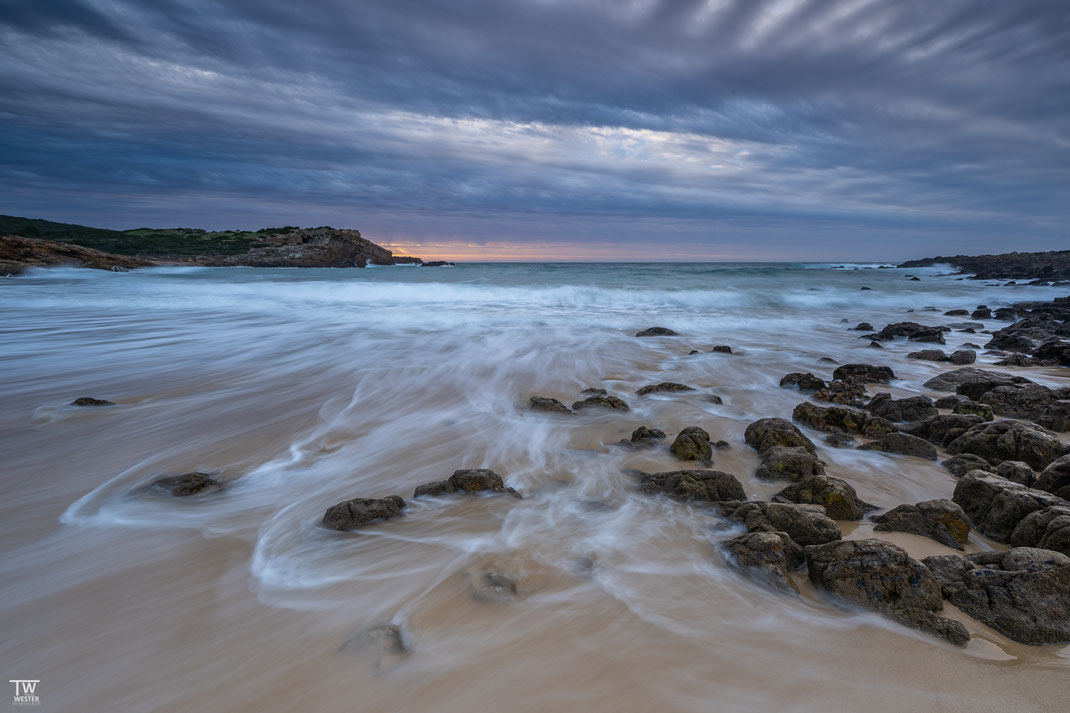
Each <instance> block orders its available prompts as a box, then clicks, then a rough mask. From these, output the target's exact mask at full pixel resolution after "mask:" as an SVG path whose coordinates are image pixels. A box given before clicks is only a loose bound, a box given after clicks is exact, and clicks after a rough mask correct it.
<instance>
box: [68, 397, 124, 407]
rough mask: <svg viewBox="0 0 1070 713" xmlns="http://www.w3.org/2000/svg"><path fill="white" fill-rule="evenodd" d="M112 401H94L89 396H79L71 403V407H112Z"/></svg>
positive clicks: (113, 403)
mask: <svg viewBox="0 0 1070 713" xmlns="http://www.w3.org/2000/svg"><path fill="white" fill-rule="evenodd" d="M114 405H115V402H114V401H108V400H106V399H94V398H93V397H91V396H79V397H78V398H76V399H75V400H74V401H71V406H114Z"/></svg>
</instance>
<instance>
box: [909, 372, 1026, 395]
mask: <svg viewBox="0 0 1070 713" xmlns="http://www.w3.org/2000/svg"><path fill="white" fill-rule="evenodd" d="M1014 378H1015V377H1012V376H1011V375H1010V374H1007V373H1004V372H1002V371H985V370H984V369H976V368H974V367H972V366H967V367H963V368H962V369H955V371H947V372H944V373H943V374H938V375H936V376H934V377H933V378H931V379H929V380H928V381H926V382H925V387H926V388H928V389H933V390H934V391H956V390H957V389H958V388H959V387H960V386H963V385H965V384H970V383H985V384H988V383H991V384H992V386H990V387H988V388H995V387H996V386H1000V385H1002V384H1012V383H1014ZM960 393H961V392H960ZM981 393H984V392H983V391H982V392H981ZM965 395H966V396H968V397H969V398H975V397H973V396H970V395H969V394H965ZM978 396H980V394H978Z"/></svg>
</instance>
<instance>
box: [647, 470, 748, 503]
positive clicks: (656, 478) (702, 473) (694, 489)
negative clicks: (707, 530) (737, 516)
mask: <svg viewBox="0 0 1070 713" xmlns="http://www.w3.org/2000/svg"><path fill="white" fill-rule="evenodd" d="M639 490H640V491H642V492H644V493H647V494H648V495H657V494H659V493H660V494H663V495H667V496H669V497H670V498H674V499H676V500H684V501H697V502H708V503H716V502H724V501H727V500H736V501H739V500H746V498H747V496H746V494H745V493H744V492H743V486H742V485H741V484H740V482H739V480H738V479H737V478H736V476H734V475H731V474H729V473H722V472H721V471H718V470H674V471H670V472H666V473H643V474H642V475H641V476H640V482H639Z"/></svg>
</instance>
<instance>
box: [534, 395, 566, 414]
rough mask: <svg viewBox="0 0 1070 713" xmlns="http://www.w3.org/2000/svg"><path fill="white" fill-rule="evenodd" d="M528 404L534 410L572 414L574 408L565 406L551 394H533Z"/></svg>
mask: <svg viewBox="0 0 1070 713" xmlns="http://www.w3.org/2000/svg"><path fill="white" fill-rule="evenodd" d="M528 404H529V405H530V406H531V410H532V411H547V412H549V413H565V414H570V415H571V414H572V409H570V408H569V407H568V406H565V405H564V404H563V403H561V402H560V401H558V400H557V399H552V398H550V397H549V396H532V397H531V398H530V399H528Z"/></svg>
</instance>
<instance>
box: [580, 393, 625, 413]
mask: <svg viewBox="0 0 1070 713" xmlns="http://www.w3.org/2000/svg"><path fill="white" fill-rule="evenodd" d="M585 408H608V409H612V410H614V411H629V410H631V409H629V408H628V404H627V403H625V401H624V400H623V399H619V398H617V397H616V396H605V395H602V394H597V395H595V396H588V397H587V398H585V399H584V400H583V401H577V402H575V403H574V404H572V410H573V411H580V410H582V409H585Z"/></svg>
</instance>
